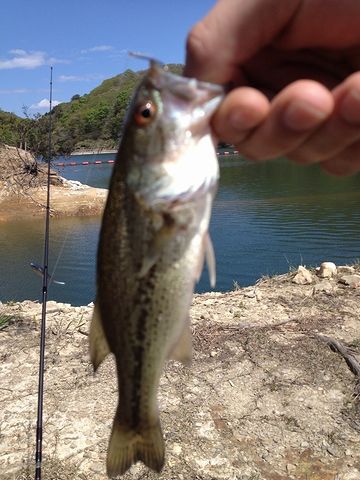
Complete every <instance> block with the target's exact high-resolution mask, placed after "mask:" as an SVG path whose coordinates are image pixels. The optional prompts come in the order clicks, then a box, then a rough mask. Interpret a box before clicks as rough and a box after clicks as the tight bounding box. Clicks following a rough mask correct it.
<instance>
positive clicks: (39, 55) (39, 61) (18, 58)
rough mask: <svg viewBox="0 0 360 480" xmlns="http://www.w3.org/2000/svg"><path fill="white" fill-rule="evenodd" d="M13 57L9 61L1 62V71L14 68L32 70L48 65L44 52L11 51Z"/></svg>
mask: <svg viewBox="0 0 360 480" xmlns="http://www.w3.org/2000/svg"><path fill="white" fill-rule="evenodd" d="M10 53H11V54H12V55H13V57H12V58H10V59H8V60H0V70H6V69H12V68H26V69H32V68H37V67H41V66H42V65H45V63H46V56H45V53H44V52H25V51H24V50H20V49H17V50H11V51H10Z"/></svg>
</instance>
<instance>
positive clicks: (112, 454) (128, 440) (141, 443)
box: [107, 416, 165, 477]
mask: <svg viewBox="0 0 360 480" xmlns="http://www.w3.org/2000/svg"><path fill="white" fill-rule="evenodd" d="M164 456H165V445H164V439H163V436H162V431H161V426H160V422H158V423H157V424H156V425H154V426H153V427H147V428H146V429H144V430H142V431H136V432H135V431H133V430H129V429H128V428H127V427H126V426H125V425H121V424H120V423H119V422H118V420H117V416H116V417H115V420H114V424H113V429H112V432H111V437H110V443H109V449H108V454H107V474H108V476H109V477H115V476H116V475H122V474H123V473H125V472H126V470H128V468H130V467H131V465H132V464H133V463H136V462H137V461H139V460H141V461H142V462H143V463H145V465H147V466H148V467H149V468H151V469H152V470H154V471H155V472H160V471H161V469H162V467H163V465H164Z"/></svg>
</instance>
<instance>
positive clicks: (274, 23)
mask: <svg viewBox="0 0 360 480" xmlns="http://www.w3.org/2000/svg"><path fill="white" fill-rule="evenodd" d="M301 2H302V0H219V1H218V2H217V3H216V5H215V6H214V8H213V9H212V10H211V11H210V12H209V14H208V15H207V16H206V17H205V18H204V19H202V20H201V21H200V22H199V23H197V24H196V25H195V26H194V27H193V28H192V30H191V32H190V33H189V35H188V38H187V45H186V50H187V54H186V64H185V70H184V74H185V75H186V76H189V77H195V78H198V79H200V80H205V81H208V82H214V83H226V82H228V81H230V80H231V79H232V78H234V76H236V70H239V66H240V65H241V64H242V63H244V62H246V60H248V59H249V58H251V57H252V56H253V55H254V54H255V53H256V52H258V51H259V50H260V49H261V48H262V47H263V46H265V45H267V44H269V43H271V42H272V41H273V40H274V39H275V38H276V36H277V35H279V33H280V32H282V31H283V30H284V28H285V27H286V26H287V24H288V23H289V21H290V20H291V18H292V16H293V15H294V14H295V13H296V11H297V8H298V7H299V5H300V3H301Z"/></svg>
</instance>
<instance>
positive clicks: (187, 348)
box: [169, 320, 192, 365]
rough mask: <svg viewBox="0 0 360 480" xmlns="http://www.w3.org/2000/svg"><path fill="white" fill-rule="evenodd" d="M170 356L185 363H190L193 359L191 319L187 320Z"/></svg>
mask: <svg viewBox="0 0 360 480" xmlns="http://www.w3.org/2000/svg"><path fill="white" fill-rule="evenodd" d="M169 358H170V359H172V360H178V361H179V362H181V363H183V364H184V365H190V363H191V359H192V333H191V330H190V321H189V320H187V321H186V323H185V327H184V330H183V332H182V334H181V336H180V338H179V340H178V341H177V342H176V344H175V345H174V346H173V348H172V349H171V350H170V354H169Z"/></svg>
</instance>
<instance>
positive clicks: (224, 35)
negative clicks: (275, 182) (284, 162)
mask: <svg viewBox="0 0 360 480" xmlns="http://www.w3.org/2000/svg"><path fill="white" fill-rule="evenodd" d="M359 21H360V2H359V0H342V1H341V2H340V1H339V0H218V2H217V3H216V5H215V6H214V8H213V9H212V10H211V11H210V13H209V14H208V15H207V16H206V17H205V18H204V19H202V20H201V21H200V22H199V23H198V24H197V25H195V27H194V28H193V29H192V31H191V32H190V34H189V36H188V41H187V60H186V66H185V75H188V76H194V77H196V78H199V79H201V80H205V81H209V82H215V83H223V84H227V85H230V87H231V89H230V91H229V93H228V94H227V95H226V97H225V99H224V101H223V102H222V104H221V106H220V107H219V109H218V111H217V113H216V114H215V115H214V118H213V128H214V131H215V133H216V134H217V135H218V137H219V138H221V140H224V141H226V142H229V143H233V144H234V145H236V147H237V149H238V150H239V152H240V153H242V154H243V155H244V156H246V157H247V158H250V159H253V160H266V159H270V158H275V157H278V156H280V155H285V156H287V157H288V158H289V159H291V160H293V161H295V162H298V163H302V164H309V163H315V162H320V164H321V167H322V168H323V169H324V170H326V171H328V172H329V173H332V174H335V175H349V174H353V173H356V172H358V171H360V71H358V70H360V28H359Z"/></svg>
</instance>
